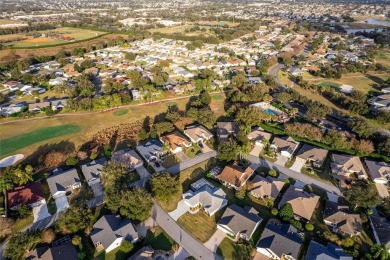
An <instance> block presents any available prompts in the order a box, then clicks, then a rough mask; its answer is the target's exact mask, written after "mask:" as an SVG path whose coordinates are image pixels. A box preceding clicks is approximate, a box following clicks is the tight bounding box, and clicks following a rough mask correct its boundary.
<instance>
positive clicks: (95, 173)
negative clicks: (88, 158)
mask: <svg viewBox="0 0 390 260" xmlns="http://www.w3.org/2000/svg"><path fill="white" fill-rule="evenodd" d="M105 163H106V159H105V158H101V159H99V160H94V161H92V162H90V163H86V164H84V165H81V171H82V172H83V174H84V177H85V180H86V181H87V182H88V185H89V186H91V185H93V184H95V183H99V182H100V174H101V172H102V170H103V165H104V164H105Z"/></svg>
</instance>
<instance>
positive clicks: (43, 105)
mask: <svg viewBox="0 0 390 260" xmlns="http://www.w3.org/2000/svg"><path fill="white" fill-rule="evenodd" d="M47 107H50V102H39V103H34V104H28V111H31V112H36V113H39V112H41V111H42V108H47Z"/></svg>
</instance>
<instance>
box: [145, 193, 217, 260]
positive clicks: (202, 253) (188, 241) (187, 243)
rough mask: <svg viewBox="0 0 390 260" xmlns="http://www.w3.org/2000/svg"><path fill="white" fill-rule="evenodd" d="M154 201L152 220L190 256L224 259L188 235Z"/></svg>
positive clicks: (209, 259) (208, 259)
mask: <svg viewBox="0 0 390 260" xmlns="http://www.w3.org/2000/svg"><path fill="white" fill-rule="evenodd" d="M153 201H154V207H153V212H152V218H153V219H154V220H155V221H156V223H157V224H158V225H159V226H160V227H161V228H162V229H164V231H165V232H166V233H167V234H168V235H169V236H170V237H172V238H173V239H174V240H175V241H176V242H177V243H178V244H179V245H180V246H182V247H183V248H184V249H185V250H186V251H187V252H188V253H189V254H190V255H192V256H194V257H195V258H196V259H207V260H212V259H218V260H222V257H220V256H219V255H217V254H215V253H213V252H211V250H210V249H208V248H207V247H205V246H204V245H203V244H202V243H201V242H199V241H198V240H196V239H195V238H194V237H192V236H191V235H190V234H189V233H187V231H185V230H184V229H182V228H181V227H180V226H179V224H177V223H176V221H175V220H174V219H173V218H172V217H171V216H170V215H169V214H168V213H167V212H166V211H165V210H164V209H163V208H161V206H160V205H159V204H158V203H157V202H156V201H155V200H153Z"/></svg>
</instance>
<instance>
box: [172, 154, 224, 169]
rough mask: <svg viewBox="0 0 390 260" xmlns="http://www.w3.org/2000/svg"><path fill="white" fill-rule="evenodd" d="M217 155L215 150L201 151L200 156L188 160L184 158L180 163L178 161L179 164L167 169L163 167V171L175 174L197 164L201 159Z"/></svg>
mask: <svg viewBox="0 0 390 260" xmlns="http://www.w3.org/2000/svg"><path fill="white" fill-rule="evenodd" d="M215 156H217V152H216V151H211V152H207V153H203V154H201V155H200V156H196V157H194V158H192V159H189V160H186V161H184V162H182V163H179V164H176V165H174V166H172V167H170V168H168V169H165V170H164V171H165V172H169V173H172V174H175V173H179V172H181V171H183V170H185V169H187V168H190V167H192V166H194V165H197V164H198V163H201V162H203V161H206V160H208V159H210V158H212V157H215Z"/></svg>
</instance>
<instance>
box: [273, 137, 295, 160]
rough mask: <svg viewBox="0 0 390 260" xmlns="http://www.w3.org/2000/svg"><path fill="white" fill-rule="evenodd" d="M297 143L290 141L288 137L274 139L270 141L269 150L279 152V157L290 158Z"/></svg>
mask: <svg viewBox="0 0 390 260" xmlns="http://www.w3.org/2000/svg"><path fill="white" fill-rule="evenodd" d="M298 145H299V142H297V141H295V140H294V139H292V138H291V137H290V136H284V137H275V138H274V139H273V140H272V143H271V146H270V147H271V148H273V149H275V150H277V151H279V152H280V154H281V155H283V156H285V157H287V158H291V157H292V156H293V154H294V151H295V150H296V149H297V147H298Z"/></svg>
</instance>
